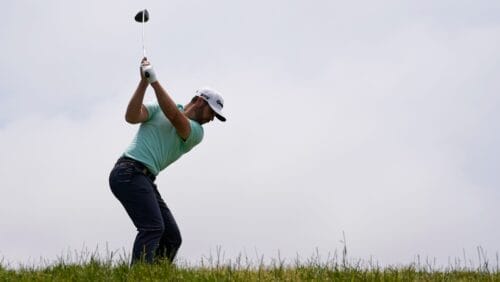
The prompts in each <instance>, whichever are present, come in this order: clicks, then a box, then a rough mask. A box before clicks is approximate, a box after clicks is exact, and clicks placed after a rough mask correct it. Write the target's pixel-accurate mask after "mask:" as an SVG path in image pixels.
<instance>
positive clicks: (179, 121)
mask: <svg viewBox="0 0 500 282" xmlns="http://www.w3.org/2000/svg"><path fill="white" fill-rule="evenodd" d="M151 86H152V87H153V89H154V90H155V94H156V99H157V100H158V104H159V105H160V108H161V110H162V111H163V113H164V114H165V116H166V117H167V118H168V120H170V122H171V123H172V125H173V126H174V127H175V129H176V130H177V134H178V135H179V136H180V137H181V138H182V139H183V140H186V139H187V138H188V137H189V134H190V133H191V125H190V124H189V120H188V118H187V117H186V116H185V115H184V114H183V113H182V112H181V111H179V109H178V108H177V105H176V104H175V102H174V101H173V100H172V98H170V96H169V95H168V93H167V91H165V89H163V87H162V86H161V84H160V82H158V81H155V82H153V83H151Z"/></svg>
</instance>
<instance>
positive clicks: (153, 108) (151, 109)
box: [144, 103, 160, 120]
mask: <svg viewBox="0 0 500 282" xmlns="http://www.w3.org/2000/svg"><path fill="white" fill-rule="evenodd" d="M144 106H145V107H146V109H147V110H148V119H147V120H150V119H151V117H152V116H153V115H154V114H156V113H157V112H158V110H159V109H160V105H158V104H157V103H149V104H146V105H144Z"/></svg>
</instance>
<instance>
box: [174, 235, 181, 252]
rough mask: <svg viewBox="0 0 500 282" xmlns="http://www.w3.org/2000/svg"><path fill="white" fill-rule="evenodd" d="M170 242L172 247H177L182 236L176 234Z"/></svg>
mask: <svg viewBox="0 0 500 282" xmlns="http://www.w3.org/2000/svg"><path fill="white" fill-rule="evenodd" d="M172 244H173V245H174V247H176V248H177V249H178V248H180V246H181V245H182V237H181V235H180V234H179V236H176V237H175V238H174V240H173V242H172Z"/></svg>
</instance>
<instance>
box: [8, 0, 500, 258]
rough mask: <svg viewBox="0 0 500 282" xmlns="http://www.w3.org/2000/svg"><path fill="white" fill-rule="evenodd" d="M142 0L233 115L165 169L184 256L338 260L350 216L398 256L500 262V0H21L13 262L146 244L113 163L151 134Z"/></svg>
mask: <svg viewBox="0 0 500 282" xmlns="http://www.w3.org/2000/svg"><path fill="white" fill-rule="evenodd" d="M142 8H148V10H149V11H150V14H151V20H150V22H149V23H148V24H147V26H146V49H147V52H148V57H149V59H150V60H151V62H152V64H153V65H154V66H155V68H156V72H157V75H158V77H159V80H160V81H161V82H162V84H163V85H164V86H165V88H166V89H167V90H168V91H169V92H170V94H171V95H172V97H173V98H174V100H175V101H176V102H178V103H183V104H185V103H186V102H187V101H188V100H189V99H190V98H191V97H192V96H193V95H194V91H195V90H196V89H197V88H199V87H202V86H207V85H208V86H211V87H213V88H215V89H218V90H219V91H220V92H221V93H223V96H224V99H225V108H224V111H225V113H226V116H227V118H228V121H227V122H226V123H219V122H213V123H211V124H208V125H206V126H205V139H204V141H203V142H202V143H201V144H200V145H199V146H198V147H196V148H195V149H193V150H192V151H191V152H190V153H189V154H187V155H185V156H184V157H182V158H181V159H180V160H179V161H177V162H176V163H174V164H173V165H171V166H170V167H168V168H167V169H166V170H165V171H163V172H162V173H161V174H160V176H159V177H158V179H157V184H158V186H159V190H160V193H161V194H162V195H163V197H164V199H165V201H166V202H167V204H168V205H169V207H170V208H171V209H172V211H173V213H174V216H175V217H176V219H177V221H178V224H179V226H180V229H181V232H182V235H183V239H184V242H183V246H182V247H181V250H180V252H179V257H180V258H182V259H185V260H187V261H190V262H193V263H194V262H197V261H199V260H200V259H201V258H202V257H206V256H209V255H210V254H211V253H212V254H214V253H215V251H216V249H217V248H218V247H220V248H221V249H222V250H223V251H224V254H225V256H226V257H229V258H231V257H233V258H234V257H235V256H237V255H238V254H243V255H247V256H248V257H250V258H253V259H255V258H256V257H258V256H262V255H263V256H265V257H266V258H273V257H274V258H276V257H277V254H278V251H279V252H280V256H281V257H282V258H295V257H296V256H297V255H299V256H300V257H303V258H306V257H310V256H311V255H312V254H313V252H315V250H316V249H318V250H319V252H320V253H321V254H322V255H325V256H326V255H327V254H328V253H332V254H333V253H334V252H335V251H336V250H337V251H341V249H342V246H343V244H342V243H341V242H340V240H342V237H343V235H342V234H343V232H345V236H346V239H347V247H348V254H349V256H350V257H352V258H360V259H364V260H368V259H370V258H373V259H375V260H378V261H379V262H380V263H382V264H408V263H411V262H414V261H415V257H416V256H417V255H419V256H420V257H422V258H425V257H429V258H436V259H437V261H438V263H439V264H442V265H448V260H449V259H450V258H451V259H454V258H462V260H463V257H464V253H465V255H466V257H467V260H471V261H477V251H476V248H477V247H478V246H480V247H482V248H483V249H484V250H485V252H486V254H487V256H489V257H490V260H492V261H494V260H495V259H494V258H495V254H496V253H497V251H499V250H500V244H499V241H498V238H499V237H500V227H498V226H499V225H498V219H497V215H498V214H499V213H500V205H498V201H499V199H500V198H499V197H500V190H499V188H500V174H499V173H498V171H499V169H500V165H499V159H500V149H499V146H498V144H499V143H500V126H499V123H498V121H499V120H500V111H499V108H500V80H499V79H498V78H499V77H500V53H499V52H498V50H500V19H499V17H498V15H499V14H500V2H498V1H493V0H492V1H452V0H449V1H448V0H443V1H389V0H387V1H376V3H375V2H374V1H350V2H349V3H347V2H346V1H319V0H318V1H278V0H273V1H228V0H215V1H191V0H188V1H186V0H182V1H181V0H175V1H130V0H128V1H105V2H103V1H97V0H87V1H62V0H59V1H57V0H49V1H34V0H31V1H29V0H20V1H8V2H5V3H3V4H2V24H1V25H0V42H1V50H2V52H0V62H1V63H0V156H1V157H0V176H1V179H2V180H1V182H0V183H1V184H0V191H1V192H2V193H1V194H2V196H1V197H0V258H2V257H3V258H4V261H8V262H10V263H12V264H16V263H28V262H30V261H31V262H33V261H35V262H36V261H38V259H39V258H40V257H43V258H46V259H49V260H51V259H55V258H57V256H59V255H61V254H66V253H67V252H68V250H71V251H73V250H81V249H82V248H89V249H94V248H96V246H99V248H101V249H102V248H104V247H105V246H106V244H107V245H108V248H109V249H110V250H124V251H125V252H129V251H130V249H131V246H132V243H133V240H134V237H135V228H134V227H133V225H132V223H131V221H130V219H129V218H128V216H127V215H126V213H125V211H124V209H123V208H122V207H121V205H120V203H119V202H118V201H117V200H116V199H115V198H114V197H113V195H112V194H111V192H110V190H109V186H108V181H107V178H108V175H109V172H110V170H111V168H112V166H113V164H114V162H115V161H116V159H117V158H118V157H119V156H120V154H121V153H122V152H123V150H124V149H125V148H126V147H127V145H128V144H129V142H130V141H131V138H132V137H133V135H134V133H135V132H136V130H137V126H135V125H129V124H127V123H126V122H125V120H124V113H125V108H126V105H127V103H128V100H129V99H130V97H131V95H132V92H133V90H134V89H135V86H136V85H137V83H138V81H139V71H138V65H139V62H140V59H141V55H142V43H141V32H142V29H141V25H140V24H138V23H136V22H134V21H133V16H134V15H135V13H136V12H137V11H138V10H140V9H142ZM146 99H147V100H148V101H153V100H154V95H153V93H152V91H151V90H149V92H148V93H147V98H146Z"/></svg>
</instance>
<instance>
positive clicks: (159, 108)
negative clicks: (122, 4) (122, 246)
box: [109, 58, 226, 264]
mask: <svg viewBox="0 0 500 282" xmlns="http://www.w3.org/2000/svg"><path fill="white" fill-rule="evenodd" d="M140 74H141V80H140V82H139V85H138V87H137V89H136V90H135V93H134V94H133V96H132V99H131V100H130V102H129V104H128V107H127V112H126V114H125V120H126V121H127V122H128V123H131V124H137V123H140V124H141V125H140V127H139V130H138V132H137V134H136V136H135V138H134V139H133V141H132V143H131V144H130V146H129V147H128V148H127V149H126V150H125V152H124V153H123V155H122V156H121V157H120V158H119V159H118V161H117V162H116V164H115V166H114V168H113V170H112V171H111V174H110V176H109V184H110V186H111V191H112V192H113V194H114V195H115V197H116V198H118V200H119V201H120V202H121V204H122V205H123V207H125V210H126V211H127V213H128V215H129V216H130V218H131V219H132V222H133V223H134V225H135V227H136V228H137V230H138V233H137V236H136V238H135V242H134V247H133V250H132V262H131V264H134V263H136V262H139V261H144V262H147V263H153V262H155V261H158V260H160V259H167V260H168V261H170V262H172V261H173V260H174V258H175V255H176V254H177V250H178V249H179V247H180V245H181V242H182V240H181V234H180V232H179V228H178V227H177V223H176V222H175V219H174V217H173V215H172V213H171V211H170V209H169V208H168V206H167V205H166V203H165V201H164V200H163V199H162V197H161V195H160V193H159V192H158V189H157V186H156V184H155V178H156V176H157V175H158V173H159V172H160V171H162V170H163V169H165V168H166V167H168V166H169V165H170V164H171V163H173V162H174V161H176V160H177V159H179V158H180V157H181V156H182V155H183V154H185V153H187V152H189V151H190V150H191V149H192V148H193V147H194V146H196V145H198V144H199V143H200V142H201V140H202V139H203V127H202V125H203V124H205V123H207V122H210V121H212V120H213V119H214V117H217V118H218V119H219V120H221V121H226V118H225V117H224V116H223V115H222V113H221V110H222V107H223V105H224V101H223V99H222V97H221V95H220V94H219V93H217V92H216V91H215V90H212V89H208V88H203V89H200V90H198V91H196V95H195V96H194V97H193V98H192V99H191V101H190V102H189V103H188V104H187V105H186V106H182V105H176V104H175V103H174V101H173V100H172V98H171V97H170V95H169V94H168V93H167V92H166V91H165V90H164V89H163V87H162V86H161V84H160V82H159V81H158V80H157V79H156V74H155V71H154V69H153V67H152V66H151V64H150V63H149V62H148V60H147V59H146V58H144V59H143V60H142V61H141V67H140ZM149 85H151V87H152V88H153V89H154V92H155V94H156V100H157V102H155V103H152V104H148V105H144V104H143V100H144V94H145V92H146V89H147V88H148V86H149Z"/></svg>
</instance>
